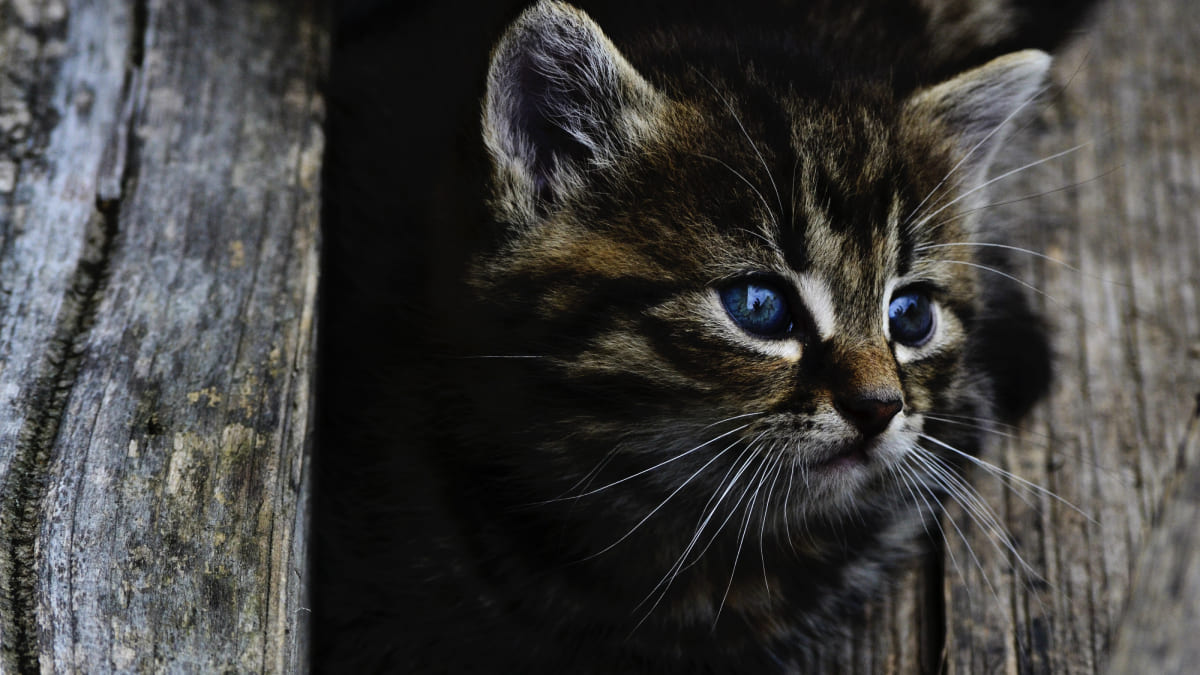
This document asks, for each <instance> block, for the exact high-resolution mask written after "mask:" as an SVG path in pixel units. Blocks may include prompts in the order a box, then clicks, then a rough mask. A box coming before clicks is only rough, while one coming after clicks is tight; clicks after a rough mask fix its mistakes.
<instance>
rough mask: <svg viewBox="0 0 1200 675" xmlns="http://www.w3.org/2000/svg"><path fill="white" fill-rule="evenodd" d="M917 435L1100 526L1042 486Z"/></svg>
mask: <svg viewBox="0 0 1200 675" xmlns="http://www.w3.org/2000/svg"><path fill="white" fill-rule="evenodd" d="M917 435H918V436H920V437H921V438H923V439H925V440H927V441H930V442H933V443H936V444H937V445H939V446H941V447H943V448H945V449H947V450H949V451H950V452H953V453H954V454H956V455H958V456H959V457H962V458H963V459H966V460H967V461H969V462H971V463H973V464H975V465H976V466H978V467H980V468H982V469H983V470H984V471H987V472H988V473H992V474H995V475H998V476H1003V477H1004V478H1008V479H1009V480H1014V481H1016V482H1018V483H1020V484H1021V485H1024V486H1025V487H1027V488H1029V489H1031V490H1034V491H1036V492H1040V493H1041V494H1044V495H1046V496H1047V497H1050V498H1051V499H1054V500H1055V501H1057V502H1059V503H1060V504H1062V505H1063V506H1066V507H1067V508H1069V509H1071V510H1072V511H1074V512H1075V513H1078V514H1079V515H1081V516H1083V517H1084V518H1086V519H1087V521H1088V522H1089V523H1091V524H1093V525H1099V524H1100V523H1099V522H1097V521H1096V519H1095V518H1092V517H1091V516H1090V515H1088V514H1087V513H1086V512H1084V511H1083V509H1080V508H1079V507H1078V506H1075V505H1074V504H1072V503H1071V502H1069V501H1067V500H1066V499H1063V498H1062V497H1060V496H1058V495H1057V494H1056V493H1054V492H1053V491H1051V490H1047V489H1046V488H1044V487H1042V486H1040V485H1038V484H1037V483H1033V482H1030V481H1028V480H1025V479H1024V478H1021V477H1020V476H1018V475H1016V474H1015V473H1011V472H1009V471H1005V470H1004V469H1001V468H1000V467H998V466H996V465H995V464H992V463H990V462H985V461H984V460H982V459H979V458H978V457H974V456H972V455H969V454H967V453H965V452H963V451H962V450H959V449H958V448H956V447H954V446H952V445H950V444H948V443H944V442H942V441H940V440H938V439H936V438H934V437H933V436H930V435H928V434H921V433H919V434H917Z"/></svg>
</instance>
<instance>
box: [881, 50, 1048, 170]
mask: <svg viewBox="0 0 1200 675" xmlns="http://www.w3.org/2000/svg"><path fill="white" fill-rule="evenodd" d="M1049 68H1050V56H1049V55H1048V54H1046V53H1045V52H1042V51H1039V50H1036V49H1028V50H1025V51H1020V52H1013V53H1011V54H1006V55H1004V56H1001V57H998V58H996V59H993V60H991V61H989V62H988V63H986V64H984V65H982V66H979V67H978V68H975V69H973V70H968V71H967V72H965V73H962V74H961V75H958V76H956V77H954V78H952V79H950V80H947V81H945V82H943V83H941V84H938V85H936V86H933V87H929V88H928V89H923V90H921V91H918V92H917V93H916V94H915V95H913V97H912V98H910V99H909V100H908V103H907V106H906V110H905V113H906V115H907V116H908V120H909V123H910V124H915V125H918V128H928V126H929V125H930V124H931V123H932V124H933V125H934V127H935V128H936V129H937V130H938V131H937V133H942V134H947V135H949V137H950V140H951V141H952V142H953V143H954V145H955V146H956V147H955V154H956V156H957V158H958V159H957V160H956V161H959V162H960V163H959V166H958V168H957V170H956V173H959V174H960V175H961V179H962V182H961V183H960V184H961V185H962V186H963V187H964V188H966V189H971V188H974V187H975V186H978V185H980V184H981V183H983V182H984V180H985V176H986V173H987V169H988V165H990V164H991V161H992V157H993V156H994V155H995V153H996V150H997V149H998V148H999V147H1000V146H1001V145H1002V144H1003V142H1004V139H1005V138H1006V137H1007V136H1008V133H1009V132H1010V131H1011V130H1012V128H1013V123H1012V120H1013V118H1015V117H1016V116H1017V115H1018V114H1019V113H1020V112H1021V110H1022V109H1023V108H1025V107H1026V106H1027V104H1028V103H1029V102H1030V101H1032V100H1033V98H1034V97H1035V96H1036V95H1037V92H1038V89H1039V88H1040V87H1041V86H1042V83H1043V81H1044V80H1045V78H1046V73H1047V71H1048V70H1049Z"/></svg>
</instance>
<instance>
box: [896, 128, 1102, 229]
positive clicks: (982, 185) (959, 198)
mask: <svg viewBox="0 0 1200 675" xmlns="http://www.w3.org/2000/svg"><path fill="white" fill-rule="evenodd" d="M1092 143H1094V141H1086V142H1084V143H1080V144H1079V145H1076V146H1074V147H1071V148H1067V149H1066V150H1063V151H1061V152H1056V153H1054V154H1053V155H1050V156H1049V157H1043V158H1041V159H1038V160H1034V161H1032V162H1029V163H1028V164H1025V165H1022V166H1019V167H1017V168H1015V169H1010V170H1008V171H1005V172H1004V173H1002V174H1000V175H999V176H996V177H994V178H990V179H988V180H985V181H984V182H982V183H980V184H979V185H976V186H975V187H973V188H971V189H970V190H967V191H965V192H963V193H962V194H960V195H959V196H957V197H955V198H954V199H951V200H950V201H948V202H946V203H945V204H943V205H941V206H939V207H938V208H937V209H935V210H934V211H933V213H930V214H929V215H926V216H922V217H921V220H920V221H919V222H917V223H916V224H915V225H914V228H919V227H923V226H924V225H925V223H928V222H929V221H930V220H933V218H935V217H936V216H937V215H938V214H939V213H941V212H942V211H945V210H946V209H948V208H950V207H951V206H954V205H955V204H957V203H958V202H960V201H962V200H964V199H966V198H967V197H970V196H971V195H972V194H975V193H976V192H979V191H980V190H982V189H984V188H986V187H987V186H989V185H991V184H992V183H995V182H997V181H1001V180H1004V179H1005V178H1008V177H1009V176H1012V175H1015V174H1018V173H1020V172H1022V171H1025V170H1027V169H1032V168H1033V167H1035V166H1038V165H1040V164H1045V163H1046V162H1049V161H1051V160H1054V159H1058V158H1059V157H1063V156H1066V155H1069V154H1071V153H1072V152H1076V151H1078V150H1081V149H1083V148H1086V147H1087V146H1089V145H1092Z"/></svg>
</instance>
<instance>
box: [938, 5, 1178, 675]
mask: <svg viewBox="0 0 1200 675" xmlns="http://www.w3.org/2000/svg"><path fill="white" fill-rule="evenodd" d="M1196 44H1200V11H1198V9H1197V7H1196V6H1195V5H1194V4H1189V3H1187V2H1186V1H1184V0H1157V1H1156V2H1147V3H1118V2H1106V3H1104V4H1103V5H1102V6H1101V7H1100V8H1099V11H1098V12H1097V16H1096V17H1095V21H1094V23H1093V24H1092V25H1091V26H1090V27H1089V28H1088V30H1087V31H1086V34H1084V35H1082V36H1080V37H1079V39H1078V40H1076V41H1075V43H1074V44H1073V45H1072V46H1071V48H1070V49H1068V50H1067V51H1066V52H1065V53H1064V54H1063V55H1062V56H1061V58H1060V59H1059V62H1058V64H1057V69H1056V72H1055V82H1056V84H1057V85H1058V86H1060V87H1063V90H1062V91H1061V93H1059V94H1058V95H1056V96H1055V97H1054V98H1053V99H1052V100H1051V102H1050V103H1049V104H1048V106H1047V107H1046V108H1045V109H1044V110H1042V111H1041V113H1040V115H1039V117H1038V119H1037V120H1036V122H1035V124H1034V125H1033V130H1032V133H1028V134H1022V136H1021V137H1022V138H1024V139H1026V145H1027V150H1028V156H1026V157H1024V158H1018V160H1021V159H1023V160H1024V161H1031V160H1034V159H1037V158H1042V157H1049V156H1050V155H1053V154H1054V153H1057V152H1060V151H1063V150H1066V149H1068V148H1072V147H1074V146H1076V145H1079V144H1086V145H1085V146H1084V147H1082V148H1080V149H1078V150H1076V151H1074V152H1072V153H1070V154H1068V155H1065V156H1064V157H1062V158H1060V159H1057V160H1051V161H1049V162H1047V163H1045V164H1044V165H1040V166H1038V167H1035V168H1032V169H1030V170H1028V171H1025V172H1022V173H1021V174H1020V175H1019V176H1018V177H1017V178H1015V179H1014V180H1012V181H1011V183H1005V184H1004V185H1003V187H1002V189H1001V190H1000V191H999V192H998V193H997V194H996V195H995V197H996V199H995V201H1004V200H1006V199H1011V198H1015V197H1019V196H1023V195H1030V194H1039V193H1046V191H1047V190H1053V189H1055V188H1057V187H1059V186H1067V185H1073V186H1075V187H1072V188H1070V189H1068V190H1063V191H1061V192H1052V193H1049V194H1043V195H1042V196H1039V197H1036V198H1033V199H1029V200H1026V201H1023V202H1020V203H1018V204H1015V205H1010V206H1005V207H997V208H995V209H994V212H995V213H996V214H998V215H1002V217H1004V218H1005V219H1007V220H1009V221H1011V223H1012V227H1013V228H1014V232H1015V233H1018V234H1019V236H1018V237H1017V241H1018V243H1019V244H1020V245H1023V246H1027V247H1029V248H1030V249H1032V250H1034V251H1040V252H1044V253H1046V254H1048V255H1052V256H1054V257H1056V258H1060V259H1063V260H1065V261H1066V262H1068V263H1069V264H1070V265H1071V267H1068V266H1065V265H1061V264H1057V263H1054V262H1051V261H1047V260H1045V259H1040V258H1036V257H1032V256H1031V257H1029V258H1028V259H1027V260H1026V261H1025V263H1026V264H1025V266H1024V269H1023V270H1022V271H1021V274H1020V275H1019V276H1021V277H1022V279H1024V280H1027V281H1028V282H1029V283H1031V284H1033V285H1034V286H1036V287H1037V288H1038V289H1039V291H1040V292H1041V293H1044V295H1039V296H1038V298H1039V302H1041V304H1042V305H1043V311H1044V313H1045V314H1046V315H1047V316H1048V317H1049V318H1050V322H1051V325H1052V332H1053V334H1054V336H1055V351H1056V354H1057V357H1058V375H1057V383H1056V385H1055V388H1054V391H1053V393H1052V395H1051V397H1050V400H1049V401H1048V402H1047V403H1046V404H1045V405H1043V406H1041V407H1040V408H1039V409H1038V410H1037V411H1035V414H1034V416H1033V418H1032V420H1030V421H1029V422H1028V423H1026V424H1025V425H1023V427H1022V428H1021V429H1019V430H1012V431H1011V433H1010V430H1004V429H1001V430H999V431H1002V432H1004V433H1005V434H1008V437H1000V438H998V439H997V440H998V441H1000V442H999V443H997V444H996V445H995V446H993V449H992V451H991V452H990V453H989V455H988V456H987V457H986V458H987V459H988V460H990V461H992V462H994V463H996V464H997V465H999V466H1001V467H1002V468H1004V469H1006V470H1009V471H1012V472H1013V473H1016V474H1019V475H1021V476H1023V477H1025V478H1027V479H1029V480H1030V481H1032V482H1034V483H1037V484H1038V485H1041V486H1044V487H1045V488H1047V489H1049V490H1052V491H1053V492H1054V493H1056V494H1057V495H1059V496H1061V497H1062V498H1063V499H1064V500H1066V501H1067V502H1070V503H1071V504H1074V505H1076V506H1078V507H1079V509H1080V510H1081V511H1082V512H1083V513H1084V514H1086V516H1085V515H1081V514H1080V513H1079V512H1076V511H1075V510H1073V509H1072V508H1071V507H1069V506H1067V505H1065V504H1063V503H1062V502H1059V501H1057V500H1056V499H1054V498H1052V497H1049V496H1047V495H1046V494H1041V493H1036V492H1030V491H1027V490H1022V489H1021V488H1020V487H1019V486H1017V487H1015V488H1006V487H1003V486H1002V485H1001V484H1000V483H999V482H998V481H997V480H995V479H992V478H989V477H987V476H986V475H985V474H984V473H983V472H979V471H977V472H975V483H976V484H977V485H978V486H979V489H980V492H981V493H982V496H983V500H984V501H986V502H987V503H988V504H990V505H991V506H992V508H994V509H995V510H996V511H997V512H998V513H999V515H1000V521H1001V522H1002V523H1003V524H1004V526H1005V528H1006V529H1007V530H1008V531H1009V532H1011V533H1012V536H1013V539H1014V541H1015V542H1016V544H1017V550H1018V551H1019V552H1020V554H1021V556H1022V557H1023V558H1024V559H1025V561H1026V562H1027V563H1028V565H1029V568H1030V569H1029V570H1027V571H1026V572H1021V571H1020V570H1019V569H1016V570H1014V567H1017V568H1019V567H1020V565H1019V564H1016V562H1015V557H1014V555H1013V554H1012V553H1011V552H1009V551H1008V550H1007V549H1005V548H1003V547H1002V546H1001V547H997V546H996V545H994V544H993V541H995V540H996V538H997V537H998V535H997V534H995V533H992V534H991V535H990V536H989V534H988V533H987V531H986V530H987V529H988V528H985V527H981V526H979V524H978V523H974V522H971V518H970V517H969V516H967V515H964V514H963V513H962V512H961V511H960V512H957V513H954V514H952V518H953V519H954V520H955V522H957V523H958V524H959V525H960V526H961V527H962V528H963V530H964V533H965V534H966V543H965V544H964V542H963V541H962V540H961V539H959V538H958V537H957V536H956V535H955V534H954V533H953V532H952V533H951V534H950V546H949V553H950V554H951V555H953V556H954V557H955V558H956V559H957V561H958V564H959V567H960V569H962V575H961V578H956V576H957V575H956V574H955V572H954V570H953V568H952V566H951V565H950V563H948V564H947V568H948V574H947V578H946V593H947V603H948V605H947V626H948V629H949V630H948V636H947V640H948V643H947V644H948V646H947V653H948V654H949V655H950V663H949V665H950V669H951V671H953V672H966V673H985V672H1053V673H1073V672H1097V671H1098V670H1102V669H1103V668H1104V666H1105V663H1106V662H1107V659H1108V653H1109V648H1110V646H1111V642H1112V635H1113V631H1114V627H1115V625H1116V623H1117V621H1118V620H1119V618H1120V616H1121V612H1122V608H1123V606H1124V604H1125V602H1126V599H1127V597H1128V593H1129V589H1130V583H1131V574H1132V569H1133V565H1134V562H1135V560H1136V558H1137V555H1138V551H1139V550H1141V549H1142V548H1143V547H1144V546H1145V542H1146V540H1147V533H1148V532H1149V531H1150V528H1151V523H1152V522H1153V520H1152V519H1153V516H1154V514H1155V513H1157V512H1158V511H1159V509H1160V507H1161V505H1162V503H1163V499H1164V486H1165V484H1166V482H1167V480H1168V479H1169V477H1170V476H1171V475H1172V474H1174V473H1175V472H1176V471H1179V470H1189V469H1190V467H1194V466H1195V458H1194V457H1192V456H1191V455H1188V454H1185V453H1184V452H1183V448H1185V447H1186V446H1185V444H1184V439H1185V437H1186V435H1187V430H1188V428H1189V424H1190V420H1191V419H1192V417H1193V407H1194V401H1193V398H1194V396H1195V394H1196V392H1198V391H1200V363H1198V360H1200V348H1198V347H1200V306H1198V305H1197V299H1196V289H1197V288H1198V287H1200V284H1198V281H1200V278H1198V271H1197V270H1198V263H1200V227H1198V223H1197V217H1196V215H1195V204H1196V197H1197V194H1198V193H1200V170H1198V169H1200V137H1198V136H1197V134H1196V133H1195V131H1194V120H1191V121H1189V115H1192V114H1194V111H1195V110H1196V107H1197V104H1198V103H1200V100H1198V99H1197V96H1198V95H1200V94H1198V92H1200V70H1197V69H1196V68H1195V65H1194V49H1195V45H1196ZM1019 163H1020V162H1019V161H1018V163H1017V164H1019ZM1017 164H1015V165H1017ZM997 282H998V283H999V282H1003V281H1002V280H998V281H997ZM1010 483H1011V482H1010ZM1022 492H1023V493H1024V495H1023V497H1024V499H1022V495H1021V494H1019V493H1022ZM1169 548H1170V547H1168V549H1169ZM971 551H973V552H974V555H975V556H977V557H978V563H976V562H975V561H974V560H973V559H972V557H971V556H972V553H971ZM1177 555H1185V552H1183V551H1178V552H1177ZM1197 573H1198V570H1195V569H1192V570H1189V572H1188V573H1187V574H1188V578H1189V579H1190V580H1191V583H1193V584H1194V583H1195V581H1196V575H1197ZM1039 577H1041V579H1039ZM1174 648H1175V649H1183V648H1186V645H1184V644H1182V643H1177V644H1175V645H1174Z"/></svg>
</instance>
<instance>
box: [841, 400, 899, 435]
mask: <svg viewBox="0 0 1200 675" xmlns="http://www.w3.org/2000/svg"><path fill="white" fill-rule="evenodd" d="M833 405H834V407H835V408H837V411H838V412H839V413H841V414H842V417H845V418H846V420H847V421H849V422H850V423H851V424H853V425H854V428H856V429H858V431H859V433H861V434H862V435H863V436H867V437H871V436H877V435H879V434H880V433H883V430H884V429H886V428H887V425H888V423H889V422H891V421H892V418H893V417H895V416H896V413H898V412H900V411H901V410H902V409H903V408H904V402H903V400H902V399H901V398H900V393H899V392H890V391H889V392H861V391H860V392H855V393H853V394H850V395H842V396H838V397H837V398H835V399H834V401H833Z"/></svg>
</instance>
